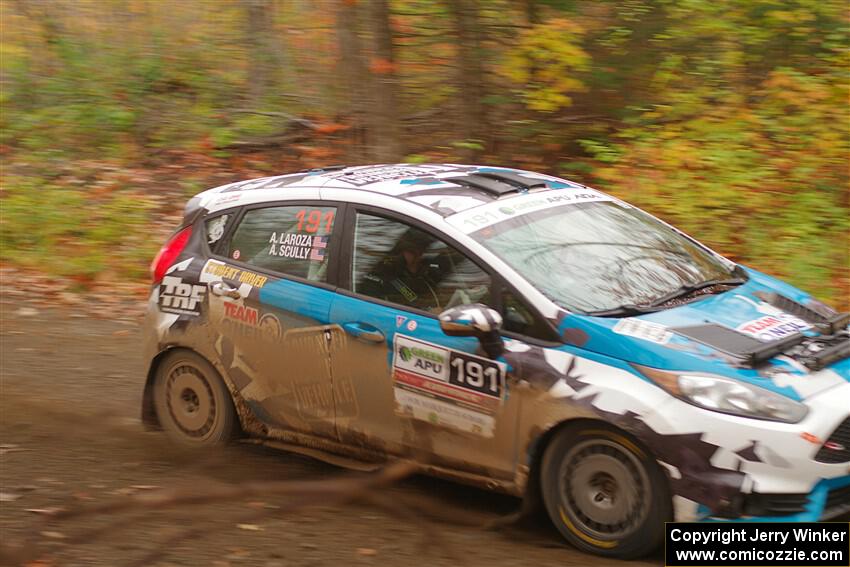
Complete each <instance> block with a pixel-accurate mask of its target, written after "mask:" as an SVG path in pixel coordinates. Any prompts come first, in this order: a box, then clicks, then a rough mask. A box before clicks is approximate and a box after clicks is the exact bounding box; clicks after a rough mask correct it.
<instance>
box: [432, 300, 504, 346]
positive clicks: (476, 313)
mask: <svg viewBox="0 0 850 567" xmlns="http://www.w3.org/2000/svg"><path fill="white" fill-rule="evenodd" d="M440 328H441V329H442V330H443V332H444V333H445V334H447V335H449V336H450V337H477V338H478V340H479V341H480V342H481V348H483V349H484V352H486V353H487V356H489V357H490V358H498V357H499V356H501V355H502V353H503V352H504V351H505V343H504V342H503V341H502V336H501V334H500V333H499V331H500V330H501V329H502V316H501V315H499V312H498V311H495V310H494V309H490V308H489V307H487V306H486V305H482V304H480V303H472V304H469V305H459V306H457V307H452V308H450V309H446V310H445V311H443V312H442V313H440Z"/></svg>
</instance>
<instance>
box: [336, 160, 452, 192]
mask: <svg viewBox="0 0 850 567" xmlns="http://www.w3.org/2000/svg"><path fill="white" fill-rule="evenodd" d="M456 170H457V168H456V167H450V166H442V165H424V166H410V165H392V166H387V167H369V168H365V169H363V170H362V171H358V170H356V169H355V170H348V171H341V172H335V173H329V174H324V176H325V177H329V178H331V179H338V180H340V181H345V182H346V183H350V184H351V185H356V186H358V187H359V186H361V185H368V184H370V183H380V182H381V181H392V180H394V179H403V178H405V177H419V176H422V175H434V174H435V173H441V172H447V171H456Z"/></svg>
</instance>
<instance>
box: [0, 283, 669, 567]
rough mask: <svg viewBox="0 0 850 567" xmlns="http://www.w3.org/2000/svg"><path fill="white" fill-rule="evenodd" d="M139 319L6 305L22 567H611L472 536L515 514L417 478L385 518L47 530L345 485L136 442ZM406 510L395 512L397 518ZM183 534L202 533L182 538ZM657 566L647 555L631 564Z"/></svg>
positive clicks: (196, 519) (14, 507)
mask: <svg viewBox="0 0 850 567" xmlns="http://www.w3.org/2000/svg"><path fill="white" fill-rule="evenodd" d="M139 309H140V306H139V305H138V304H127V305H121V304H112V305H109V306H103V305H100V304H98V303H97V302H96V301H94V300H91V301H89V300H86V301H83V302H81V303H79V304H77V305H74V306H65V307H45V306H44V305H35V304H30V303H27V302H26V300H25V296H22V295H18V296H11V297H10V296H9V295H8V294H5V295H4V296H3V297H1V298H0V315H2V325H0V339H2V342H0V365H2V366H0V370H1V371H2V395H0V540H2V543H3V544H5V545H7V546H9V545H15V544H17V545H19V546H23V547H19V548H18V551H19V552H20V554H19V556H18V557H17V559H16V560H17V561H20V560H21V559H23V558H26V560H27V561H32V560H34V559H40V561H41V562H33V563H30V564H29V565H31V566H36V565H37V566H39V567H47V566H51V567H52V566H63V567H65V566H74V565H130V564H133V563H134V562H136V561H138V560H141V559H143V558H145V557H146V556H147V555H149V554H155V555H156V556H155V557H152V558H151V560H150V561H149V562H148V563H147V564H152V565H162V566H164V565H199V566H203V565H211V566H220V567H224V566H228V565H233V566H242V565H245V566H254V565H258V566H267V567H273V566H290V565H313V566H319V565H430V566H434V565H463V564H467V565H488V566H508V565H517V566H519V565H535V566H539V567H545V566H550V565H551V566H555V565H557V566H560V567H562V566H569V565H609V564H615V563H616V562H611V561H604V560H599V559H597V558H593V557H591V556H588V555H585V554H583V553H580V552H578V551H576V550H574V549H573V548H570V547H565V546H563V545H562V544H561V542H560V541H559V539H558V536H557V534H556V533H555V532H554V530H553V529H552V528H551V527H550V526H548V524H547V523H546V522H545V521H543V520H542V519H540V520H539V521H537V522H531V523H530V524H528V525H523V526H516V527H510V528H508V529H505V530H502V531H488V530H485V529H482V528H481V527H478V525H479V524H484V523H486V522H487V521H490V520H494V519H496V518H498V517H500V516H501V515H504V514H508V513H510V512H512V511H514V510H515V509H516V507H517V506H518V504H519V502H518V501H517V500H516V499H513V498H508V497H504V496H497V495H493V494H490V493H488V492H484V491H480V490H476V489H471V488H468V487H463V486H458V485H454V484H450V483H447V482H441V481H436V480H433V479H428V478H421V477H416V478H411V479H408V480H405V481H402V482H401V483H400V484H398V485H395V486H393V487H391V488H389V489H386V490H385V491H384V492H383V493H382V495H383V496H385V497H387V498H385V499H384V500H383V502H384V504H386V503H388V502H389V503H390V505H389V507H387V506H386V505H380V503H374V502H372V503H364V502H361V503H356V504H352V505H349V506H345V507H336V508H313V509H309V510H306V511H301V512H298V513H293V514H284V513H273V514H271V515H264V516H262V517H259V518H258V517H257V510H258V509H260V510H262V509H268V510H271V511H272V512H274V508H273V507H274V506H276V505H279V504H280V502H279V501H278V500H276V498H275V497H269V498H263V497H257V496H254V497H252V498H250V499H243V500H237V501H234V502H231V503H221V502H218V503H207V504H194V505H185V506H182V507H177V508H168V509H161V510H156V511H148V512H144V513H135V514H117V513H112V514H99V515H95V516H91V517H88V516H87V517H79V518H76V519H71V520H66V521H62V522H59V523H53V524H45V523H44V521H45V517H44V515H43V514H40V513H38V512H34V511H32V510H44V509H49V508H52V507H65V508H72V509H78V508H81V507H86V506H92V505H97V504H102V503H107V502H121V501H122V500H124V501H126V500H127V499H128V498H131V495H138V494H143V493H144V494H154V493H155V491H157V490H159V489H161V488H162V489H164V488H176V489H178V490H192V489H197V487H198V486H215V487H220V486H222V485H228V484H234V483H240V482H245V481H271V480H316V479H328V478H332V477H334V476H336V475H346V476H348V475H350V473H347V472H345V471H341V470H340V469H336V468H334V467H332V466H330V465H327V464H324V463H321V462H317V461H313V460H311V459H309V458H306V457H301V456H296V455H291V454H287V453H282V452H279V451H274V450H271V449H266V448H262V447H257V446H250V445H239V446H235V447H232V448H229V449H227V450H226V451H222V452H219V453H215V454H204V455H198V454H193V453H188V454H187V453H185V452H183V451H180V450H176V449H175V448H173V447H171V446H170V445H168V444H167V442H166V440H165V438H164V437H163V436H162V435H160V434H157V433H145V432H143V431H142V427H141V423H140V421H139V419H138V415H139V396H140V390H141V385H142V378H141V377H142V373H143V362H142V360H141V356H140V353H139V348H138V346H139V336H140V332H139V325H138V323H139V320H140V319H139V316H138V313H139ZM98 315H100V316H107V317H108V318H106V319H103V318H99V317H98ZM402 502H406V503H407V505H406V507H405V508H404V509H401V508H398V507H397V506H398V505H399V504H400V503H402ZM405 510H406V512H405ZM399 513H404V514H406V516H404V517H400V516H399ZM246 518H247V519H246ZM460 520H462V521H460ZM462 524H466V525H462ZM470 524H474V525H470ZM188 528H197V530H195V531H194V533H191V534H188V533H186V530H187V529H188ZM168 541H173V543H171V544H168V543H167V542H168ZM7 549H8V548H7ZM8 560H9V559H8V558H7V561H8ZM0 561H2V560H0ZM660 562H661V559H660V557H655V558H653V559H652V560H651V561H650V562H646V563H639V562H638V563H635V562H630V563H628V565H630V566H631V567H639V566H642V565H657V564H659V563H660ZM624 565H625V563H624Z"/></svg>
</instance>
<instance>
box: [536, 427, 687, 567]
mask: <svg viewBox="0 0 850 567" xmlns="http://www.w3.org/2000/svg"><path fill="white" fill-rule="evenodd" d="M540 480H541V491H542V494H543V501H544V503H545V505H546V511H547V512H548V514H549V517H550V518H551V519H552V522H553V523H554V524H555V526H556V527H557V528H558V531H559V532H561V535H563V536H564V538H566V539H567V541H569V542H570V543H571V544H573V545H574V546H575V547H577V548H579V549H581V550H583V551H587V552H590V553H594V554H596V555H602V556H605V557H616V558H619V559H633V558H636V557H641V556H643V555H646V554H648V553H650V552H651V551H653V550H654V549H656V548H657V547H658V546H659V545H660V544H661V542H662V540H663V538H664V522H667V521H671V520H672V499H671V496H670V489H669V486H668V483H667V477H666V476H665V474H664V471H663V470H661V467H660V466H659V465H658V463H657V462H656V461H655V459H654V457H653V456H652V454H651V453H650V452H649V451H648V450H647V449H646V448H645V447H644V446H643V444H641V443H640V442H639V441H638V440H637V439H634V438H633V437H631V436H630V435H628V434H626V433H625V432H623V431H620V430H618V429H616V428H614V427H611V426H609V425H606V424H603V423H582V424H577V425H575V426H567V428H566V429H564V430H562V431H561V432H559V433H557V434H556V437H555V438H554V439H553V440H552V442H551V443H550V444H549V446H548V447H547V448H546V452H545V453H544V455H543V462H542V466H541V479H540Z"/></svg>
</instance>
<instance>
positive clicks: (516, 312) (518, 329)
mask: <svg viewBox="0 0 850 567" xmlns="http://www.w3.org/2000/svg"><path fill="white" fill-rule="evenodd" d="M502 319H503V323H502V328H503V329H504V330H506V331H511V332H513V333H519V334H520V335H525V336H527V337H534V338H537V339H543V340H552V330H551V329H549V327H548V326H546V323H545V322H544V321H541V320H540V318H539V317H536V316H535V315H534V314H533V313H532V312H531V311H530V310H529V309H528V308H527V307H526V306H525V303H524V302H523V301H521V300H520V299H519V298H518V297H517V296H516V295H514V294H513V293H512V292H511V291H509V290H508V289H506V288H504V287H503V288H502Z"/></svg>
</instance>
